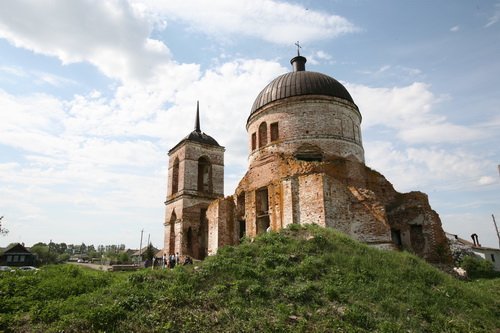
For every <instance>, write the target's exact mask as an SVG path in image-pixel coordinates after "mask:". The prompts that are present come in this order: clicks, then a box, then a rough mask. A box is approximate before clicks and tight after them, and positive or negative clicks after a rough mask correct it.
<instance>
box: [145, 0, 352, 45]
mask: <svg viewBox="0 0 500 333" xmlns="http://www.w3.org/2000/svg"><path fill="white" fill-rule="evenodd" d="M145 3H147V5H148V7H149V8H150V9H153V10H157V11H159V12H161V13H162V14H163V15H165V16H166V17H167V18H173V19H179V20H182V21H183V22H186V23H187V24H188V25H189V27H190V29H191V30H193V31H197V32H202V33H206V34H209V35H212V36H218V37H219V38H222V39H225V38H226V36H228V35H245V36H250V37H257V38H261V39H263V40H266V41H268V42H272V43H277V44H289V43H290V42H291V41H295V40H300V41H303V40H304V41H308V42H311V41H316V40H324V39H327V38H334V37H337V36H340V35H343V34H348V33H354V32H358V31H359V30H360V29H359V28H358V27H356V26H355V25H354V24H352V23H350V22H349V21H348V20H347V19H345V18H343V17H341V16H337V15H329V14H327V13H323V12H319V11H314V10H308V9H306V8H305V7H303V6H299V5H295V4H290V3H285V2H277V1H270V0H257V1H247V2H244V3H241V2H236V1H231V0H221V1H211V2H207V1H203V0H192V1H171V2H158V1H154V0H153V1H145Z"/></svg>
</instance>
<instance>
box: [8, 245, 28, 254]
mask: <svg viewBox="0 0 500 333" xmlns="http://www.w3.org/2000/svg"><path fill="white" fill-rule="evenodd" d="M14 253H28V254H31V252H30V251H29V250H28V249H27V248H26V247H25V246H23V245H22V244H20V243H17V244H14V245H12V246H11V247H9V248H8V249H7V250H5V251H4V254H14Z"/></svg>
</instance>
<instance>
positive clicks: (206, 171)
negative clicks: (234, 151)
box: [198, 157, 212, 193]
mask: <svg viewBox="0 0 500 333" xmlns="http://www.w3.org/2000/svg"><path fill="white" fill-rule="evenodd" d="M211 174H212V166H211V164H210V162H209V161H208V160H207V159H206V158H205V157H200V158H199V159H198V191H200V192H207V193H210V192H212V186H211V185H212V184H211V178H212V177H211Z"/></svg>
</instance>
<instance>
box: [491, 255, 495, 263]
mask: <svg viewBox="0 0 500 333" xmlns="http://www.w3.org/2000/svg"><path fill="white" fill-rule="evenodd" d="M490 256H491V261H492V262H495V255H494V254H493V253H490Z"/></svg>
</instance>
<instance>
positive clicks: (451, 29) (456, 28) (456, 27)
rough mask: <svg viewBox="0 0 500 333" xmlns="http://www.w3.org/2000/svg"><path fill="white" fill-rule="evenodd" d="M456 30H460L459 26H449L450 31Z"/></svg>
mask: <svg viewBox="0 0 500 333" xmlns="http://www.w3.org/2000/svg"><path fill="white" fill-rule="evenodd" d="M458 30H460V26H458V25H456V26H454V27H451V28H450V31H451V32H457V31H458Z"/></svg>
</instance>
